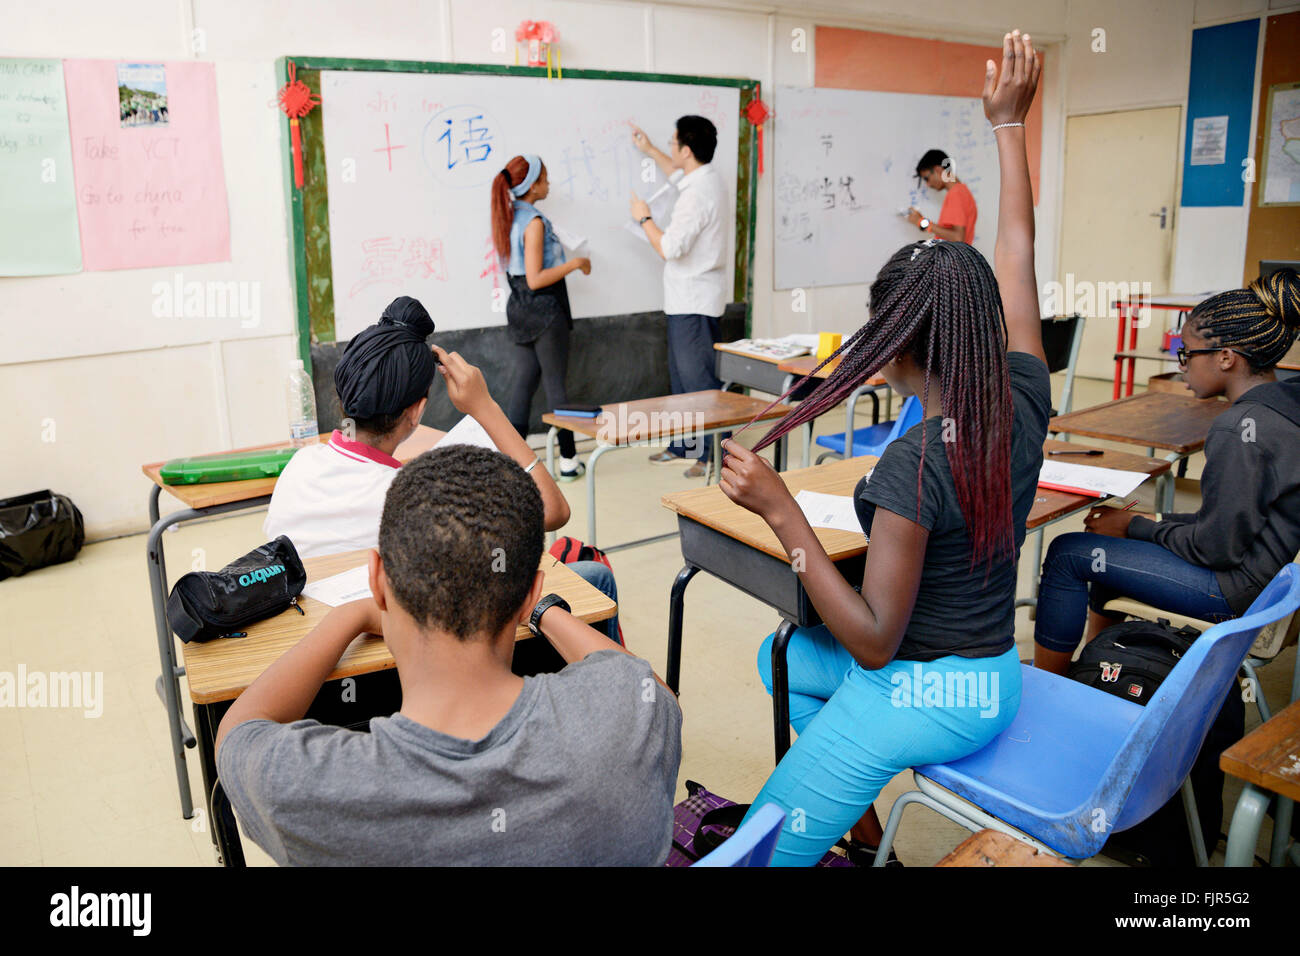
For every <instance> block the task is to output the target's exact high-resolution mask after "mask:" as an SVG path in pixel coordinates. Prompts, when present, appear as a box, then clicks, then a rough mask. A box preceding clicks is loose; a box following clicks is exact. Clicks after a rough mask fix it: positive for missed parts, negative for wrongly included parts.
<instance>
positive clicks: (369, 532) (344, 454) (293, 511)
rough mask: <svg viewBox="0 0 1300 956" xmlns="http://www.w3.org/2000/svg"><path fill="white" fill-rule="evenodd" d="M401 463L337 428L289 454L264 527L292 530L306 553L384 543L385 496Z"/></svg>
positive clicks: (274, 531)
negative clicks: (327, 436)
mask: <svg viewBox="0 0 1300 956" xmlns="http://www.w3.org/2000/svg"><path fill="white" fill-rule="evenodd" d="M401 467H402V463H401V462H399V461H398V460H397V459H396V458H393V457H392V456H391V455H386V454H384V453H383V452H382V451H380V450H379V449H377V448H372V447H370V446H369V445H363V444H362V443H361V442H356V441H348V440H347V439H346V438H344V437H343V433H342V432H339V431H337V430H335V432H334V433H333V434H332V435H330V440H329V441H328V442H326V443H324V444H320V445H313V446H308V447H307V448H302V449H300V450H299V451H298V452H297V454H295V455H294V456H293V457H292V458H290V459H289V464H288V465H286V466H285V468H284V471H283V472H281V474H280V478H279V480H278V481H277V482H276V484H275V492H274V493H273V494H272V495H271V506H270V508H269V510H268V511H267V513H266V521H265V522H263V524H262V530H263V531H264V532H265V533H266V536H267V537H268V538H275V537H278V536H279V535H282V534H283V535H288V537H289V540H290V541H292V542H293V544H294V547H295V548H297V549H298V554H299V555H300V556H301V557H304V558H310V557H314V556H316V555H320V554H337V553H338V552H340V551H353V550H356V549H357V548H374V547H378V545H379V519H380V516H381V515H382V514H383V511H384V496H385V495H386V494H387V493H388V486H389V485H390V484H391V483H392V481H393V479H394V478H395V477H396V476H397V469H399V468H401Z"/></svg>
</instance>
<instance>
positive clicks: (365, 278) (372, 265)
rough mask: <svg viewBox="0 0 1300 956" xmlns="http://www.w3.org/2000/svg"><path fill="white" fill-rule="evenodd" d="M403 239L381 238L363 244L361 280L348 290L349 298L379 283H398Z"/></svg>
mask: <svg viewBox="0 0 1300 956" xmlns="http://www.w3.org/2000/svg"><path fill="white" fill-rule="evenodd" d="M402 242H403V240H401V239H394V238H392V237H391V236H381V237H379V238H377V239H366V240H364V241H363V242H362V243H361V252H362V254H363V258H362V260H361V278H360V279H358V280H357V281H356V282H355V283H354V284H353V286H352V288H351V289H349V290H348V298H349V299H351V298H354V297H355V296H356V294H357V293H358V292H360V291H361V290H362V289H364V288H366V287H367V286H371V285H374V284H375V283H377V282H392V283H396V282H397V254H398V253H399V252H401V250H402Z"/></svg>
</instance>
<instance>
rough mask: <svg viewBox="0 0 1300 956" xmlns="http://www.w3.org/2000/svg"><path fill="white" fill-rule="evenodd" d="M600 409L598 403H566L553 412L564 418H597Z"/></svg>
mask: <svg viewBox="0 0 1300 956" xmlns="http://www.w3.org/2000/svg"><path fill="white" fill-rule="evenodd" d="M602 411H603V409H602V408H601V407H600V406H599V405H566V406H565V407H564V408H557V409H556V410H555V414H556V415H562V416H563V417H565V418H599V417H600V413H601V412H602Z"/></svg>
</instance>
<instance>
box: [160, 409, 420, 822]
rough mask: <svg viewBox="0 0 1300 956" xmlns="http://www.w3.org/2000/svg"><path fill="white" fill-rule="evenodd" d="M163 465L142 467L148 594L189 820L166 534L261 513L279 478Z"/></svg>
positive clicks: (414, 442) (187, 735)
mask: <svg viewBox="0 0 1300 956" xmlns="http://www.w3.org/2000/svg"><path fill="white" fill-rule="evenodd" d="M443 434H444V432H440V431H438V430H437V429H435V428H429V427H428V426H426V425H419V426H417V427H416V430H415V433H414V434H413V435H411V437H410V438H408V439H407V440H406V441H404V442H402V444H401V445H399V446H397V451H396V453H395V454H394V456H393V457H394V458H396V459H397V460H398V461H401V462H407V461H410V460H411V459H412V458H414V457H415V456H417V455H419V454H420V453H421V452H426V451H428V450H429V449H430V448H432V447H433V446H434V445H435V444H436V443H437V442H438V439H440V438H441V437H442V436H443ZM329 437H330V436H329V435H321V436H320V440H321V441H322V442H326V441H329ZM281 447H284V445H283V443H282V442H280V443H276V444H273V445H256V446H254V447H252V448H239V449H235V450H236V451H255V450H258V449H265V448H281ZM163 464H164V462H161V461H157V462H153V463H152V464H148V465H142V466H141V471H143V472H144V474H145V477H146V478H148V479H149V480H150V481H151V482H153V487H152V488H150V489H149V523H150V525H151V527H150V529H149V536H148V538H147V539H146V541H145V552H146V558H147V559H148V563H149V590H150V593H151V595H152V598H153V621H154V630H155V632H156V635H157V638H158V663H159V668H160V671H159V675H158V680H157V681H155V682H154V689H155V690H156V691H157V692H158V696H159V697H161V698H162V701H163V706H164V707H166V709H167V721H168V724H169V725H170V729H171V739H172V760H173V762H174V764H175V767H176V785H177V787H178V788H179V790H180V795H181V816H182V817H184V818H185V819H186V820H188V819H189V818H190V817H191V816H192V815H193V813H194V800H193V796H192V795H191V793H190V777H189V774H188V773H187V772H186V770H185V748H186V747H193V746H194V734H193V733H192V732H191V731H190V729H189V728H188V727H187V726H185V718H184V716H183V715H182V713H181V688H180V678H181V676H182V675H183V674H184V673H185V668H183V667H178V666H177V663H176V645H175V643H173V641H172V632H171V628H170V627H169V626H168V624H167V593H168V591H167V562H166V556H165V554H164V553H163V538H162V535H163V532H164V531H166V530H167V529H168V528H170V527H171V526H172V525H177V524H180V523H181V522H182V521H192V520H194V519H195V518H209V517H212V516H214V515H221V514H231V513H232V512H236V511H249V510H252V509H254V508H261V507H263V506H264V505H266V504H267V503H269V502H270V500H271V492H273V491H274V490H275V482H276V479H275V478H252V479H249V480H247V481H220V482H212V483H209V484H197V485H165V484H163V481H162V478H161V477H160V476H159V471H160V470H161V469H162V466H163ZM164 491H166V492H167V493H168V494H169V495H171V496H172V497H173V498H175V499H176V500H177V501H179V502H180V503H181V504H182V505H184V507H183V508H182V509H181V510H180V511H173V512H172V513H171V514H168V515H165V516H160V515H159V513H158V499H159V496H160V495H161V494H162V492H164Z"/></svg>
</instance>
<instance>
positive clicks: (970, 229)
mask: <svg viewBox="0 0 1300 956" xmlns="http://www.w3.org/2000/svg"><path fill="white" fill-rule="evenodd" d="M916 178H917V181H918V182H923V183H925V184H926V185H927V186H929V187H930V188H931V189H933V190H934V191H935V192H939V193H943V206H942V207H941V208H940V210H939V220H938V221H937V222H931V221H930V220H929V219H926V218H925V217H924V216H922V215H921V213H920V210H918V209H915V208H909V209H908V210H907V221H908V222H910V223H911V224H912V225H914V226H916V227H917V228H918V229H920V230H921V231H922V232H928V233H930V234H931V235H934V236H938V237H939V238H940V239H950V240H952V241H953V242H966V243H973V242H974V241H975V217H976V214H977V212H978V210H977V209H976V208H975V197H974V196H972V195H971V191H970V189H969V188H968V187H967V185H966V184H965V183H963V182H962V181H961V180H960V179H958V178H957V175H956V173H955V172H953V165H952V160H950V159H949V158H948V154H947V153H945V152H944V151H943V150H941V149H931V150H926V153H925V155H924V156H922V157H921V161H920V162H919V163H917V164H916Z"/></svg>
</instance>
